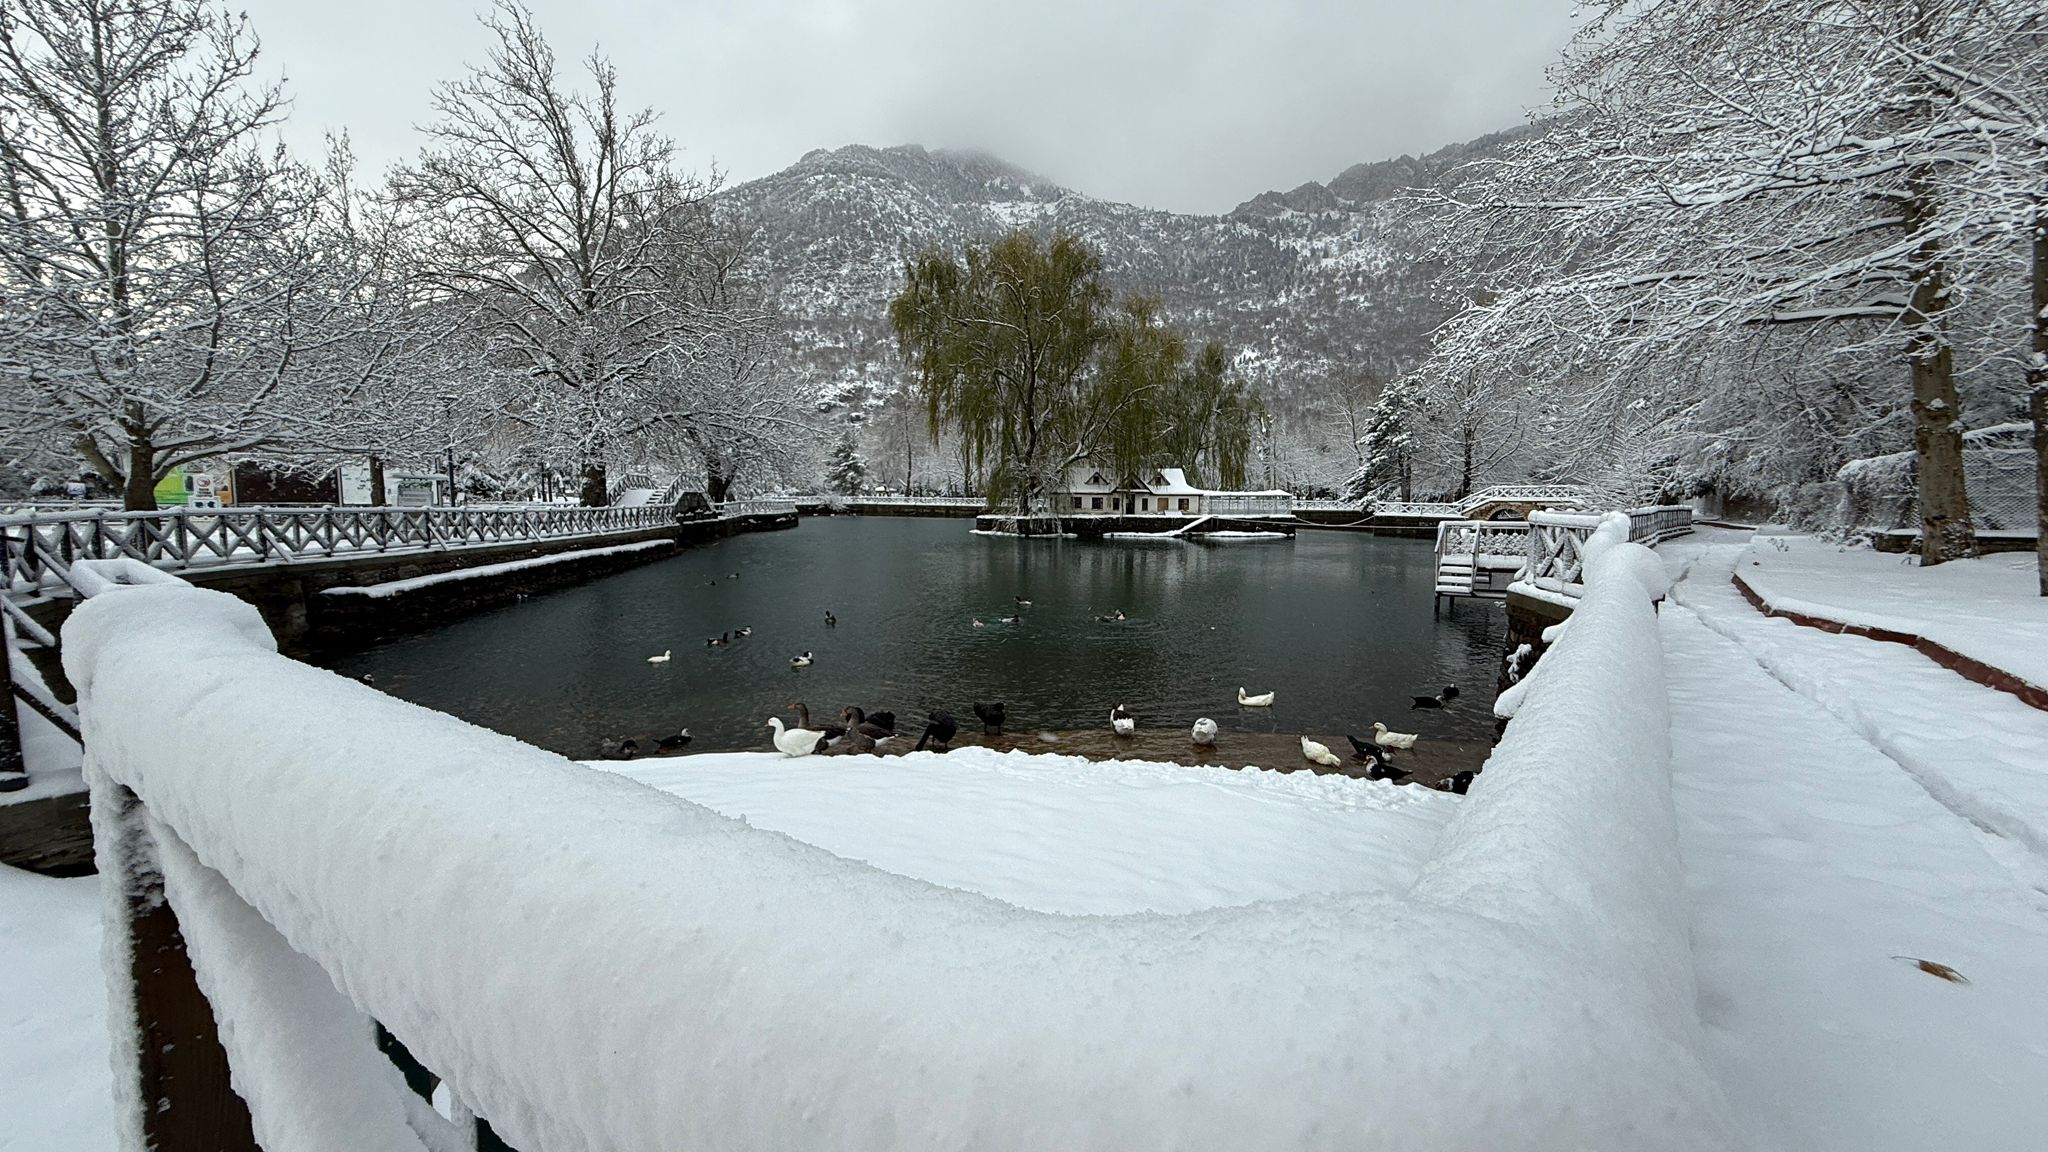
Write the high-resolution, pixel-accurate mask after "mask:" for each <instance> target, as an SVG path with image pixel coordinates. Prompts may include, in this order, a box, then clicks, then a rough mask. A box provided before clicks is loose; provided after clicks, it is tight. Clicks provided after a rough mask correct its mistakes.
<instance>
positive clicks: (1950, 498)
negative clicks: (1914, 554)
mask: <svg viewBox="0 0 2048 1152" xmlns="http://www.w3.org/2000/svg"><path fill="white" fill-rule="evenodd" d="M1930 196H1932V193H1931V192H1928V191H1925V190H1924V189H1921V188H1916V190H1915V194H1914V195H1913V197H1912V198H1911V199H1910V200H1909V201H1908V202H1907V208H1906V226H1907V228H1908V229H1910V230H1913V231H1918V230H1920V229H1921V228H1922V227H1923V226H1925V225H1926V224H1928V223H1929V222H1930V221H1931V218H1932V216H1933V208H1934V206H1933V205H1932V204H1931V203H1929V197H1930ZM1914 255H1915V257H1916V259H1915V261H1914V263H1915V264H1916V265H1918V266H1919V267H1920V269H1921V273H1920V279H1919V282H1918V283H1917V284H1915V285H1914V286H1913V303H1912V307H1911V308H1910V309H1908V310H1907V313H1906V318H1905V319H1906V328H1907V331H1908V332H1909V333H1910V335H1909V337H1908V341H1907V345H1906V359H1907V362H1908V363H1910V364H1911V365H1912V371H1913V451H1914V454H1915V456H1916V457H1917V464H1918V470H1917V471H1918V475H1919V497H1920V563H1921V565H1922V566H1923V567H1926V566H1930V565H1934V564H1940V563H1942V562H1944V561H1948V560H1959V559H1962V558H1963V557H1966V556H1975V555H1976V554H1977V534H1976V531H1975V530H1974V529H1973V528H1972V527H1971V525H1970V496H1969V491H1968V488H1967V486H1966V483H1965V480H1964V478H1963V434H1962V431H1961V430H1960V429H1959V428H1958V427H1957V423H1956V422H1957V419H1958V418H1959V417H1960V416H1961V415H1962V412H1961V408H1962V400H1961V398H1960V397H1959V396H1957V394H1956V376H1955V353H1954V351H1953V350H1952V349H1951V348H1950V347H1949V342H1948V334H1947V332H1946V331H1945V330H1944V326H1943V323H1942V321H1943V315H1944V313H1945V312H1946V311H1947V309H1948V276H1947V271H1946V266H1945V265H1944V263H1943V262H1942V258H1941V248H1940V243H1939V241H1936V240H1932V239H1930V240H1927V241H1925V242H1924V243H1922V244H1921V245H1920V247H1919V249H1918V250H1917V251H1916V252H1915V253H1914Z"/></svg>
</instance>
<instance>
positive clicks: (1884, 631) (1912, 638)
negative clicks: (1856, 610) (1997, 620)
mask: <svg viewBox="0 0 2048 1152" xmlns="http://www.w3.org/2000/svg"><path fill="white" fill-rule="evenodd" d="M1734 581H1735V587H1736V589H1737V590H1738V591H1740V592H1741V593H1742V597H1743V599H1745V600H1748V601H1749V603H1750V605H1751V606H1752V607H1754V608H1755V609H1756V610H1757V611H1759V612H1761V613H1763V614H1764V615H1766V616H1776V617H1779V618H1780V619H1784V620H1790V621H1791V622H1792V623H1794V624H1798V625H1800V626H1802V627H1806V628H1818V629H1820V630H1821V631H1823V632H1835V633H1847V634H1849V635H1851V636H1867V637H1869V638H1870V639H1872V640H1883V641H1885V642H1886V643H1890V644H1904V645H1905V646H1907V647H1908V648H1912V649H1914V650H1916V651H1918V652H1919V653H1920V654H1921V655H1922V656H1925V657H1927V658H1928V659H1929V660H1932V661H1934V662H1935V663H1936V664H1939V665H1941V666H1942V667H1943V668H1946V669H1948V670H1949V671H1951V672H1954V673H1956V674H1957V675H1960V676H1962V677H1963V678H1964V679H1966V680H1970V681H1974V682H1975V683H1978V684H1982V685H1984V686H1985V687H1986V688H1996V689H1998V690H1999V691H2000V692H2009V693H2011V694H2012V695H2014V696H2017V697H2019V698H2020V701H2021V702H2022V703H2025V704H2029V705H2032V706H2033V707H2035V708H2039V709H2040V710H2042V711H2043V712H2048V688H2042V687H2041V686H2039V685H2037V684H2030V683H2028V682H2027V681H2025V680H2022V679H2020V678H2019V677H2017V676H2015V675H2013V674H2012V673H2010V672H2007V671H2006V670H2005V669H2003V668H1998V667H1994V666H1993V665H1990V664H1986V663H1984V662H1983V661H1982V660H1977V659H1974V658H1972V657H1969V656H1965V655H1963V654H1962V653H1960V652H1958V651H1956V650H1955V649H1953V648H1949V647H1946V646H1944V645H1941V644H1937V643H1935V642H1934V641H1932V640H1929V639H1928V638H1927V637H1925V636H1920V635H1916V634H1914V633H1912V632H1894V631H1892V630H1891V629H1889V628H1867V627H1864V626H1863V625H1860V624H1844V623H1842V622H1841V621H1840V620H1830V619H1828V618H1827V617H1825V616H1809V615H1807V614H1806V613H1804V612H1791V611H1787V610H1786V609H1783V608H1777V607H1773V606H1772V605H1771V603H1770V601H1768V600H1765V599H1764V598H1763V597H1762V596H1761V595H1759V594H1758V593H1757V591H1756V589H1754V588H1751V587H1750V586H1749V583H1748V582H1747V581H1745V580H1744V579H1743V578H1742V573H1740V572H1737V573H1735V575H1734Z"/></svg>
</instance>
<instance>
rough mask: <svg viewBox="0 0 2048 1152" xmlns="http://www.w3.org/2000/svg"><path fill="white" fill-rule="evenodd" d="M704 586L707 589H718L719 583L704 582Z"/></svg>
mask: <svg viewBox="0 0 2048 1152" xmlns="http://www.w3.org/2000/svg"><path fill="white" fill-rule="evenodd" d="M704 586H705V587H706V588H716V587H718V581H716V580H706V581H705V582H704Z"/></svg>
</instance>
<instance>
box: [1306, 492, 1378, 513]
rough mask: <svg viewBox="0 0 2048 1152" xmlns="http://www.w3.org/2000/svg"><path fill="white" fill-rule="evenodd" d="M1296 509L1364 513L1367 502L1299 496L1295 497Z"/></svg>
mask: <svg viewBox="0 0 2048 1152" xmlns="http://www.w3.org/2000/svg"><path fill="white" fill-rule="evenodd" d="M1294 510H1295V511H1296V512H1358V513H1361V514H1362V513H1363V512H1364V511H1365V503H1364V501H1361V500H1312V499H1308V498H1306V497H1302V496H1297V497H1295V498H1294Z"/></svg>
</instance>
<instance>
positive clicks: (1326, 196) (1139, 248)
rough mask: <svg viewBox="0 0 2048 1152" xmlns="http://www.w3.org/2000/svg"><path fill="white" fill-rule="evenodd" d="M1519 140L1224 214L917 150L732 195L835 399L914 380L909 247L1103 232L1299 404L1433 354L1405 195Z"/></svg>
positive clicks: (1258, 201)
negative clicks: (896, 299) (1313, 392)
mask: <svg viewBox="0 0 2048 1152" xmlns="http://www.w3.org/2000/svg"><path fill="white" fill-rule="evenodd" d="M1502 135H1503V136H1504V135H1506V134H1502ZM1501 138H1502V136H1494V137H1487V138H1484V139H1482V140H1478V141H1473V142H1471V143H1468V144H1459V145H1453V146H1451V147H1449V148H1445V149H1442V150H1440V151H1438V152H1434V153H1431V154H1430V155H1428V156H1423V157H1420V158H1417V157H1406V156H1404V157H1401V158H1399V159H1396V160H1388V161H1382V162H1379V163H1374V164H1359V165H1355V166H1353V167H1351V168H1349V169H1347V170H1345V171H1344V172H1342V173H1340V174H1339V175H1338V176H1337V177H1336V178H1335V179H1333V180H1331V181H1330V182H1329V183H1328V184H1316V183H1309V184H1304V185H1302V186H1301V187H1299V188H1295V189H1293V190H1292V191H1288V192H1267V193H1263V194H1261V195H1259V196H1255V197H1253V198H1252V199H1250V200H1247V201H1246V202H1244V203H1243V204H1241V205H1239V206H1238V207H1237V208H1235V209H1233V210H1232V211H1230V212H1229V213H1226V214H1224V215H1221V216H1195V215H1181V214H1177V213H1172V212H1162V211H1158V210H1156V209H1150V208H1140V207H1137V206H1134V205H1130V204H1119V203H1115V202H1112V201H1108V200H1101V199H1097V198H1095V197H1092V196H1089V195H1086V194H1085V193H1081V192H1077V191H1074V190H1073V189H1070V188H1063V187H1061V186H1060V185H1058V184H1056V183H1054V182H1053V181H1051V180H1047V179H1045V178H1043V177H1041V176H1037V175H1035V174H1033V173H1030V172H1026V171H1024V170H1023V169H1021V168H1018V167H1016V166H1014V165H1011V164H1007V163H1005V162H1003V161H1002V160H999V159H997V158H995V157H992V156H988V155H985V154H981V153H976V152H955V151H945V150H926V149H924V148H920V147H917V146H915V145H906V146H902V147H895V148H871V147H866V146H863V145H854V146H850V147H845V148H838V149H833V150H829V151H828V150H823V149H820V150H818V151H814V152H811V153H809V154H807V155H805V156H804V157H803V158H802V159H801V160H798V161H797V162H796V163H795V164H793V165H791V166H790V167H789V168H786V169H784V170H783V171H781V172H777V173H775V174H774V175H771V176H765V177H762V178H761V179H758V180H752V181H748V182H747V183H744V184H739V185H736V186H734V187H732V188H730V189H727V190H726V191H724V192H721V193H720V196H721V198H723V199H725V200H726V201H728V202H729V203H731V204H732V205H734V206H735V207H737V208H739V209H740V210H742V211H743V212H746V213H748V214H750V215H751V216H752V218H753V219H754V220H755V221H756V222H757V223H758V224H759V226H760V228H761V232H762V245H763V248H762V251H761V253H760V256H761V264H762V267H763V268H764V269H766V270H767V271H766V273H765V274H766V275H767V276H768V278H769V280H770V283H771V286H772V288H773V291H774V293H775V295H776V296H777V298H778V300H779V302H780V304H781V307H782V309H783V311H784V313H785V315H786V316H787V317H788V319H789V322H790V341H791V343H790V346H789V349H788V356H789V358H790V363H789V367H791V368H797V369H802V370H807V371H809V372H811V373H813V374H814V375H815V376H816V378H817V379H818V380H819V384H820V402H821V407H823V408H827V409H830V408H833V407H836V406H837V405H841V404H844V405H848V406H850V407H852V408H853V409H855V410H856V411H858V410H861V409H863V408H867V407H872V406H875V405H878V404H879V403H880V402H881V399H882V398H883V397H885V396H886V395H887V394H888V393H890V392H892V391H894V389H895V388H896V387H897V385H898V383H899V382H900V380H901V378H902V371H903V369H902V364H901V361H900V360H899V359H898V357H897V354H896V346H895V339H894V337H893V336H892V335H891V333H890V331H889V324H888V304H889V301H890V299H891V298H892V297H893V296H894V295H895V294H896V293H897V291H898V290H899V289H900V288H901V286H902V280H903V261H904V258H905V257H906V256H908V255H910V254H912V253H914V252H916V251H919V250H921V249H923V248H926V247H928V246H930V245H933V244H941V245H947V246H950V247H954V248H956V249H957V248H958V247H960V246H962V245H964V244H966V243H969V242H977V241H986V240H988V239H991V238H993V237H995V236H999V235H1001V234H1002V233H1004V232H1006V231H1009V230H1011V229H1013V228H1017V227H1029V228H1032V229H1035V230H1046V231H1050V230H1053V229H1064V230H1067V231H1070V232H1073V233H1076V234H1078V235H1079V236H1081V237H1083V238H1085V239H1086V240H1088V241H1089V242H1090V243H1092V244H1093V245H1094V246H1095V247H1096V248H1097V250H1098V251H1100V252H1101V253H1102V256H1103V260H1104V263H1105V266H1106V271H1107V276H1108V279H1109V280H1110V282H1111V283H1112V285H1113V286H1114V287H1116V288H1119V289H1125V290H1135V291H1141V292H1145V293H1149V294H1151V295H1155V296H1157V297H1159V298H1160V300H1161V301H1162V303H1163V304H1164V306H1165V309H1166V313H1167V315H1168V316H1169V317H1170V318H1171V319H1172V320H1173V321H1174V322H1175V323H1177V324H1178V325H1179V326H1180V327H1181V328H1182V329H1183V330H1184V331H1186V332H1188V333H1189V334H1190V335H1191V336H1192V337H1193V339H1194V340H1195V341H1196V342H1200V341H1206V340H1216V341H1219V342H1221V343H1222V344H1224V346H1225V347H1226V348H1228V349H1229V350H1230V352H1231V353H1232V354H1233V355H1234V356H1235V357H1236V363H1237V365H1238V368H1239V371H1241V372H1242V373H1243V374H1244V376H1245V377H1246V378H1247V380H1248V381H1249V382H1251V383H1252V384H1253V386H1255V387H1257V388H1259V389H1261V390H1262V391H1263V392H1264V393H1265V394H1266V395H1267V396H1268V397H1269V398H1274V399H1281V398H1285V397H1289V396H1292V395H1296V394H1298V393H1299V392H1300V391H1302V390H1303V389H1304V388H1306V387H1308V386H1311V385H1313V384H1315V383H1316V382H1317V381H1319V380H1321V379H1323V378H1325V377H1327V376H1329V375H1330V374H1332V373H1337V372H1342V371H1344V370H1346V369H1347V368H1349V367H1351V366H1354V365H1357V364H1361V363H1367V362H1385V361H1387V360H1408V359H1412V358H1414V357H1416V356H1418V355H1420V354H1421V352H1422V351H1423V350H1424V349H1425V348H1426V347H1427V334H1428V332H1429V330H1430V329H1431V328H1433V327H1434V326H1435V325H1436V324H1437V323H1438V322H1440V321H1441V320H1442V318H1443V317H1444V316H1445V315H1446V314H1447V313H1446V309H1445V306H1444V304H1443V303H1442V302H1441V301H1438V300H1436V299H1434V298H1433V297H1432V291H1431V289H1432V276H1433V270H1432V269H1431V268H1430V267H1429V266H1428V265H1427V264H1426V263H1424V262H1423V261H1422V260H1421V258H1420V249H1421V244H1420V241H1419V238H1418V237H1417V236H1416V235H1415V234H1414V231H1413V224H1412V223H1411V222H1410V221H1409V220H1407V219H1406V217H1405V214H1404V213H1403V212H1402V211H1401V210H1400V209H1399V208H1398V206H1397V203H1396V198H1397V197H1398V196H1399V195H1400V194H1401V192H1402V191H1404V190H1405V189H1408V188H1411V187H1416V186H1420V185H1424V184H1427V183H1430V182H1432V181H1436V180H1440V179H1442V178H1443V177H1444V175H1445V174H1446V173H1448V172H1449V171H1451V170H1452V169H1454V168H1455V167H1456V166H1457V165H1458V164H1461V163H1463V162H1465V161H1467V160H1470V159H1473V158H1475V157H1478V156H1483V155H1486V154H1488V153H1489V152H1490V151H1491V150H1492V149H1493V148H1495V147H1497V145H1498V143H1499V141H1500V139H1501Z"/></svg>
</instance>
